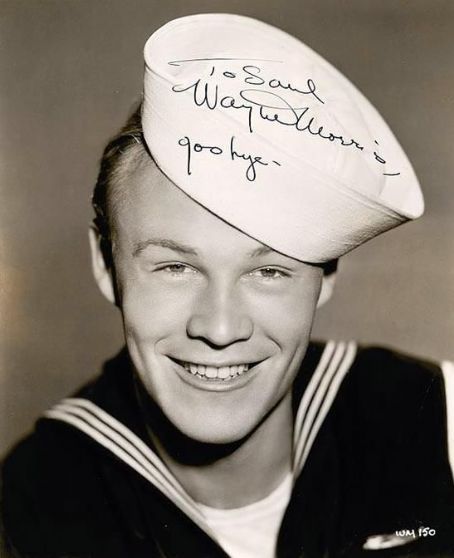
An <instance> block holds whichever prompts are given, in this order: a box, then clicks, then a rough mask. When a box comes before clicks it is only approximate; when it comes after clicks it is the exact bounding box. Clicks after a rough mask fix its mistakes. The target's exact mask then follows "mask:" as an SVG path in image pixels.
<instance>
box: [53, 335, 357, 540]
mask: <svg viewBox="0 0 454 558" xmlns="http://www.w3.org/2000/svg"><path fill="white" fill-rule="evenodd" d="M355 355H356V345H355V343H353V342H350V343H343V342H339V343H337V342H334V341H329V342H328V343H327V344H326V346H325V348H324V350H323V353H322V356H321V358H320V361H319V363H318V365H317V368H316V370H315V371H314V374H313V375H312V377H311V379H310V380H309V383H308V385H307V387H306V390H305V392H304V394H303V397H302V399H301V402H300V405H299V407H298V411H297V414H296V419H295V428H294V456H293V470H294V478H295V479H296V478H297V476H298V475H299V474H300V473H301V471H302V468H303V466H304V463H305V462H306V460H307V457H308V455H309V451H310V449H311V447H312V445H313V443H314V440H315V438H316V436H317V433H318V431H319V429H320V427H321V425H322V424H323V421H324V419H325V417H326V415H327V414H328V411H329V409H330V408H331V405H332V403H333V401H334V399H335V397H336V395H337V392H338V390H339V387H340V385H341V383H342V380H343V378H344V377H345V375H346V374H347V372H348V370H349V368H350V366H351V364H352V362H353V360H354V358H355ZM44 416H45V417H47V418H50V419H54V420H60V421H63V422H66V423H67V424H70V425H71V426H73V427H75V428H77V429H79V430H81V431H82V432H84V433H85V434H86V435H87V436H89V437H90V438H92V439H93V440H95V441H96V442H97V443H98V444H100V445H101V446H103V447H104V448H106V449H107V450H109V451H111V452H112V453H113V454H114V455H115V456H116V457H118V458H119V459H120V460H121V461H123V462H124V463H125V464H126V465H128V466H130V467H131V468H132V469H134V470H135V471H136V472H137V473H138V474H139V475H141V476H142V477H143V478H145V479H146V480H147V481H148V482H150V483H151V484H152V485H153V486H154V487H155V488H157V489H158V490H160V491H161V492H162V493H163V494H164V495H165V496H166V497H167V498H168V499H169V500H171V501H172V502H173V503H174V504H175V505H176V506H178V507H179V508H180V510H182V511H183V512H184V513H185V514H186V515H187V516H188V517H189V518H190V519H191V520H192V521H193V522H194V523H196V524H197V525H198V526H199V527H200V528H201V529H202V530H204V531H205V532H206V533H207V534H208V535H209V536H210V537H211V538H213V539H214V540H216V537H215V536H214V534H213V532H212V531H211V529H210V528H209V527H208V525H207V524H206V521H205V520H204V517H203V514H202V513H201V511H200V509H199V508H198V506H197V504H196V503H195V501H194V500H193V499H192V498H191V496H189V494H188V493H187V492H186V491H185V490H184V488H183V487H182V486H181V484H180V483H179V482H178V481H177V479H176V478H175V477H174V476H173V475H172V474H171V472H170V471H169V469H167V467H166V466H165V465H164V463H163V462H162V460H161V459H160V458H159V457H158V455H157V454H156V453H155V452H154V451H153V450H152V449H151V448H150V447H149V446H147V445H146V444H145V443H144V442H143V441H142V440H141V439H140V438H139V437H138V436H137V435H136V434H134V433H133V432H132V431H131V430H130V429H129V428H127V427H126V426H125V425H124V424H122V423H121V422H120V421H118V420H117V419H116V418H114V417H113V416H112V415H110V414H109V413H107V412H106V411H104V410H103V409H101V408H100V407H98V406H97V405H96V404H94V403H92V402H91V401H89V400H88V399H82V398H68V399H63V400H62V401H61V402H60V403H58V404H57V405H55V406H54V407H52V409H50V410H48V411H46V412H45V413H44Z"/></svg>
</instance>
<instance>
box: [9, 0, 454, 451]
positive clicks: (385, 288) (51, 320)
mask: <svg viewBox="0 0 454 558" xmlns="http://www.w3.org/2000/svg"><path fill="white" fill-rule="evenodd" d="M209 11H213V12H219V11H224V12H237V13H242V14H246V15H250V16H255V17H257V18H259V19H263V20H265V21H267V22H269V23H272V24H275V25H277V26H280V27H282V28H283V29H285V30H286V31H288V32H290V33H292V34H294V35H296V36H297V37H299V38H301V39H302V40H304V41H305V42H306V43H307V44H309V45H310V46H311V47H312V48H314V49H315V50H316V51H318V52H319V53H321V54H322V55H323V56H325V57H326V58H327V59H328V60H330V61H331V62H332V63H334V65H336V66H338V67H339V68H340V69H341V70H342V71H343V72H344V73H346V74H347V76H349V77H350V78H351V79H352V81H353V82H355V83H356V84H357V85H358V86H359V88H360V89H361V90H362V91H363V92H364V93H365V94H366V95H367V96H368V97H369V98H370V99H371V100H372V102H373V103H374V104H375V105H376V106H377V108H378V109H379V110H380V111H381V112H382V113H383V115H384V116H385V118H386V119H387V120H388V121H389V123H390V124H391V125H392V127H393V129H394V131H395V132H396V134H397V136H398V137H399V139H400V140H401V143H402V144H403V146H404V147H405V149H406V150H407V152H408V154H409V156H410V158H411V160H412V161H413V163H414V166H415V168H416V172H417V174H418V175H419V177H420V179H421V183H422V185H423V188H424V191H425V194H426V201H427V212H426V216H425V217H424V218H423V219H421V220H420V221H418V222H417V223H413V224H411V225H407V226H405V227H402V228H401V229H399V230H397V231H394V232H391V233H387V234H385V235H384V236H382V237H381V238H379V239H376V240H374V241H372V242H370V243H368V244H367V245H365V246H364V247H362V248H360V249H358V250H357V251H356V252H354V253H353V254H351V255H349V256H347V257H345V258H344V260H343V262H342V267H341V273H340V277H339V280H338V285H337V292H336V296H335V298H334V300H333V301H332V302H331V303H330V304H329V305H328V306H327V307H326V308H324V309H323V310H322V311H321V312H320V315H319V317H318V320H317V324H316V327H315V332H316V334H317V336H319V337H334V338H337V339H350V338H357V339H359V340H361V341H364V342H368V343H370V342H373V343H384V344H388V345H393V346H397V347H400V348H401V349H403V350H405V351H408V352H411V353H414V354H418V355H423V356H427V357H431V358H434V359H441V358H451V359H452V358H454V347H453V346H452V343H451V340H452V337H453V333H454V241H453V238H454V219H453V210H454V195H453V187H452V177H453V175H454V173H453V171H454V168H453V166H454V157H453V139H454V138H453V130H454V126H453V121H454V106H453V105H454V102H453V98H454V95H453V90H454V62H453V61H454V38H453V37H454V2H452V1H450V0H447V1H441V0H425V1H422V0H411V1H404V0H401V1H399V0H345V1H342V0H298V1H296V0H295V1H279V2H272V1H269V0H268V1H264V0H256V1H249V2H248V1H244V0H243V1H237V0H231V1H210V2H209V1H197V0H186V1H177V0H165V1H158V0H146V1H145V0H140V1H139V0H128V1H125V0H14V1H1V2H0V157H1V159H0V189H1V205H0V273H1V279H0V281H1V282H0V315H1V346H0V411H1V416H0V438H1V439H0V454H1V453H3V452H4V451H5V450H6V448H8V447H10V446H11V444H12V443H13V441H14V440H15V439H17V437H18V436H19V435H21V434H23V433H24V432H25V431H27V430H28V429H29V428H31V426H32V422H33V419H34V418H35V417H36V416H37V415H38V414H39V413H40V412H41V411H42V410H43V409H44V408H46V407H47V406H49V405H50V404H52V403H53V402H55V401H56V400H58V399H59V398H60V397H62V396H64V395H66V394H68V393H69V392H71V391H73V390H74V389H75V388H76V387H77V386H79V385H80V384H82V383H83V382H84V381H86V380H87V379H88V378H90V377H92V376H93V375H94V374H95V373H96V371H97V369H98V367H99V364H100V362H101V361H102V360H103V359H104V358H105V357H107V356H109V355H111V354H113V353H114V352H115V351H116V350H117V348H118V347H120V345H121V339H122V335H121V323H120V320H119V315H118V313H117V312H116V311H115V310H114V309H113V308H111V307H109V305H108V304H107V302H105V301H104V300H103V299H102V298H101V296H100V295H99V294H98V292H97V290H96V287H95V285H94V283H93V281H92V278H91V274H90V270H89V257H88V250H87V241H86V240H87V238H86V237H87V234H86V230H87V225H88V223H89V221H90V219H91V211H90V203H89V199H90V192H91V189H92V185H93V183H94V181H95V176H96V171H97V161H98V159H99V156H100V153H101V150H102V147H103V145H104V144H105V141H106V139H107V138H108V137H109V136H111V135H112V134H113V133H114V132H115V131H116V130H117V128H118V127H119V126H120V125H121V124H122V123H123V122H124V120H125V118H126V116H127V114H128V112H129V110H130V108H131V106H132V104H133V102H134V101H135V100H137V99H138V98H139V95H140V91H141V81H142V64H143V62H142V47H143V44H144V42H145V40H146V38H147V37H148V36H149V35H150V34H151V33H152V32H153V31H154V30H155V29H156V28H157V27H159V26H160V25H162V24H163V23H165V22H166V21H167V20H169V19H172V18H174V17H178V16H181V15H186V14H190V13H197V12H209Z"/></svg>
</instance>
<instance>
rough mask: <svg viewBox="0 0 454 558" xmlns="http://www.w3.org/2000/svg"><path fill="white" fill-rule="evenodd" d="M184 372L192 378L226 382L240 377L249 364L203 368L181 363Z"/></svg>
mask: <svg viewBox="0 0 454 558" xmlns="http://www.w3.org/2000/svg"><path fill="white" fill-rule="evenodd" d="M182 364H183V367H184V369H185V370H187V371H188V372H190V373H191V374H192V375H193V376H195V375H197V376H199V377H200V378H205V379H207V378H208V379H210V380H214V379H219V380H227V379H232V378H235V377H236V376H241V374H244V373H245V372H247V370H249V364H234V365H233V366H221V367H219V368H218V367H216V366H205V365H204V364H194V363H193V362H183V363H182Z"/></svg>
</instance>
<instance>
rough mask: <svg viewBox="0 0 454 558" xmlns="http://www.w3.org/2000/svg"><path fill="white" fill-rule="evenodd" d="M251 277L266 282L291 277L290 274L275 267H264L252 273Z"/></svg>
mask: <svg viewBox="0 0 454 558" xmlns="http://www.w3.org/2000/svg"><path fill="white" fill-rule="evenodd" d="M249 275H250V276H252V277H258V278H259V279H265V280H273V279H282V278H285V277H289V274H288V273H287V272H285V271H283V270H282V269H277V268H275V267H262V268H260V269H255V270H254V271H251V272H250V273H249Z"/></svg>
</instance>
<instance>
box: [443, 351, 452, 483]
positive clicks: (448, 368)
mask: <svg viewBox="0 0 454 558" xmlns="http://www.w3.org/2000/svg"><path fill="white" fill-rule="evenodd" d="M441 370H442V372H443V379H444V385H445V396H446V420H447V423H448V424H447V429H448V457H449V463H450V465H451V472H452V474H453V478H454V362H449V361H447V360H445V361H444V362H442V364H441Z"/></svg>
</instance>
